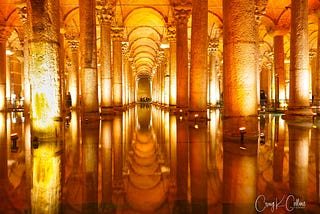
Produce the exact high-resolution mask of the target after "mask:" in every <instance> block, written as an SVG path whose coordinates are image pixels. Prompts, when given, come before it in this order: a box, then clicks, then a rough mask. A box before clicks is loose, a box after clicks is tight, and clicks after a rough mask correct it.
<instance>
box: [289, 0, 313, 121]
mask: <svg viewBox="0 0 320 214" xmlns="http://www.w3.org/2000/svg"><path fill="white" fill-rule="evenodd" d="M309 87H310V72H309V44H308V1H304V0H295V1H291V37H290V94H289V105H288V111H287V113H286V114H287V115H312V111H311V109H310V107H309Z"/></svg>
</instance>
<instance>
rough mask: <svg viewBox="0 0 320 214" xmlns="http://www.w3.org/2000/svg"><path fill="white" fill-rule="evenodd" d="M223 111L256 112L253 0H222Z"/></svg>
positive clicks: (255, 27) (240, 114) (239, 114)
mask: <svg viewBox="0 0 320 214" xmlns="http://www.w3.org/2000/svg"><path fill="white" fill-rule="evenodd" d="M223 10H224V11H223V20H224V28H223V29H224V31H223V35H224V38H223V39H224V40H223V42H224V51H223V53H224V59H223V64H224V74H223V77H224V81H223V83H224V90H223V91H224V95H223V98H224V114H225V116H227V117H229V116H250V115H251V116H252V115H257V107H258V103H257V67H258V66H257V62H258V60H257V55H258V54H257V41H258V39H257V38H258V37H257V32H258V31H257V24H256V20H255V1H254V0H230V1H227V0H224V1H223Z"/></svg>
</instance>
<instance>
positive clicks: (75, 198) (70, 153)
mask: <svg viewBox="0 0 320 214" xmlns="http://www.w3.org/2000/svg"><path fill="white" fill-rule="evenodd" d="M78 116H79V115H78V114H77V113H76V112H72V117H71V123H70V126H69V127H68V128H67V129H66V131H65V152H64V155H65V158H64V166H65V170H64V171H65V178H64V180H65V182H66V183H65V184H64V186H63V187H64V191H63V194H64V196H63V198H64V199H65V203H66V204H68V205H69V206H64V207H63V208H64V210H63V211H62V212H63V213H68V212H70V211H69V210H68V208H69V207H71V209H76V206H79V204H81V203H79V202H82V190H83V185H81V184H82V179H81V178H82V171H81V163H82V161H81V160H80V156H81V154H82V151H81V150H80V127H81V123H80V121H79V120H78Z"/></svg>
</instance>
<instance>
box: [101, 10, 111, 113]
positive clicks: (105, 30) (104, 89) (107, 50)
mask: <svg viewBox="0 0 320 214" xmlns="http://www.w3.org/2000/svg"><path fill="white" fill-rule="evenodd" d="M99 15H100V22H101V27H100V28H101V33H100V36H101V47H100V64H101V67H100V69H101V107H106V108H111V107H112V79H111V70H112V69H111V20H112V17H113V10H112V8H103V9H102V10H101V11H100V12H99Z"/></svg>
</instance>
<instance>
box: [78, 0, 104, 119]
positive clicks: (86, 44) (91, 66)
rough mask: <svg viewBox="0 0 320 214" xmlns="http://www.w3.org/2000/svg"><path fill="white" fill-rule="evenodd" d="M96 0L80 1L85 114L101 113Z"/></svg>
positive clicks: (83, 106) (82, 96) (82, 87)
mask: <svg viewBox="0 0 320 214" xmlns="http://www.w3.org/2000/svg"><path fill="white" fill-rule="evenodd" d="M95 3H96V2H95V0H80V1H79V13H80V52H81V98H82V99H81V104H82V109H83V113H84V114H87V115H88V114H90V113H92V114H93V115H95V114H96V113H98V112H99V101H98V72H97V44H96V8H95Z"/></svg>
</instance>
